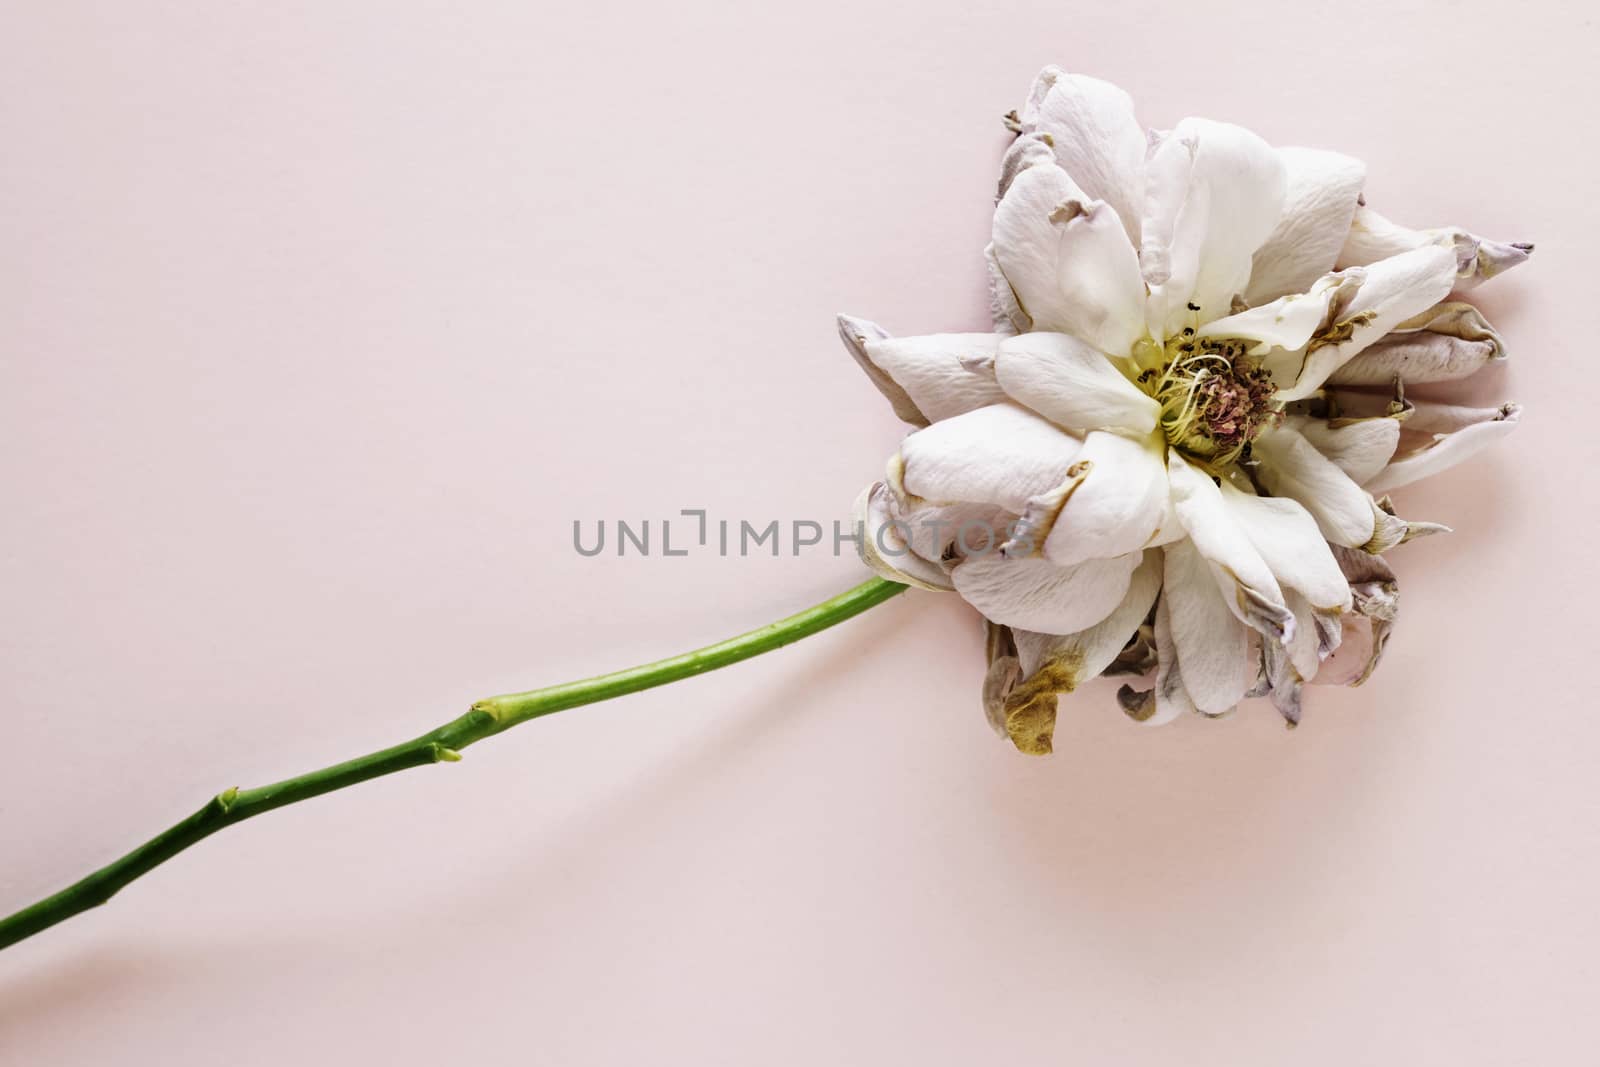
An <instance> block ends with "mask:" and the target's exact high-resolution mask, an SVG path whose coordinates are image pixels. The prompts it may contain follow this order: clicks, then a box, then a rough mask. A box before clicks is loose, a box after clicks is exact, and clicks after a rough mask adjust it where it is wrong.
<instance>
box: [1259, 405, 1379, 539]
mask: <svg viewBox="0 0 1600 1067" xmlns="http://www.w3.org/2000/svg"><path fill="white" fill-rule="evenodd" d="M1252 451H1253V454H1254V456H1255V458H1256V459H1257V460H1259V461H1260V462H1259V465H1258V466H1257V468H1256V476H1257V477H1258V478H1260V479H1261V483H1262V484H1263V485H1264V486H1266V488H1267V490H1268V491H1269V492H1271V493H1272V495H1273V496H1282V497H1289V498H1290V499H1292V500H1297V501H1299V502H1300V503H1301V504H1302V505H1304V507H1305V509H1306V510H1307V511H1309V512H1310V513H1311V517H1312V518H1314V519H1316V520H1317V526H1318V528H1319V529H1321V530H1322V536H1323V537H1324V538H1326V539H1327V540H1329V541H1331V542H1333V543H1334V544H1336V545H1345V546H1347V547H1350V548H1359V547H1361V546H1362V545H1365V544H1366V543H1367V542H1368V541H1371V540H1372V534H1373V528H1374V518H1373V513H1372V498H1371V496H1369V495H1368V494H1367V493H1366V492H1364V491H1363V490H1362V489H1361V487H1360V486H1358V485H1357V484H1356V483H1355V482H1353V481H1351V480H1350V476H1349V475H1347V474H1345V472H1344V471H1342V470H1340V469H1339V466H1338V464H1336V463H1334V462H1333V460H1331V459H1329V458H1327V457H1326V456H1324V455H1323V454H1322V453H1321V452H1318V451H1317V450H1316V448H1315V446H1313V445H1312V444H1311V442H1310V441H1308V440H1306V439H1305V437H1304V436H1302V435H1301V434H1300V433H1299V431H1297V430H1295V429H1294V428H1293V427H1290V426H1275V427H1269V428H1268V429H1266V430H1265V431H1263V432H1262V433H1261V435H1260V436H1259V437H1257V438H1256V439H1255V443H1254V447H1253V449H1252Z"/></svg>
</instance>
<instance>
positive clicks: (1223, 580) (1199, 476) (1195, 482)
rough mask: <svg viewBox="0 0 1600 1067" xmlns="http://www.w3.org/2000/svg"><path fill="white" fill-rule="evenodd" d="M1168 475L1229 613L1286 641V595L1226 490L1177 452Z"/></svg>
mask: <svg viewBox="0 0 1600 1067" xmlns="http://www.w3.org/2000/svg"><path fill="white" fill-rule="evenodd" d="M1167 475H1168V477H1169V478H1170V479H1171V483H1172V503H1173V506H1174V508H1176V510H1177V512H1178V519H1179V521H1181V522H1182V523H1183V527H1184V529H1185V530H1187V531H1188V533H1189V538H1190V540H1192V541H1193V542H1194V547H1195V548H1196V549H1197V550H1198V551H1199V553H1200V554H1201V555H1202V556H1204V557H1205V559H1206V561H1207V562H1208V563H1209V564H1210V565H1211V574H1212V578H1213V579H1214V581H1215V582H1216V585H1217V588H1218V589H1219V590H1220V591H1221V593H1222V599H1223V601H1224V602H1225V603H1226V604H1227V606H1228V610H1230V611H1231V612H1233V614H1234V615H1235V616H1237V617H1238V619H1239V621H1240V622H1243V623H1244V624H1245V625H1247V626H1250V627H1251V628H1252V629H1255V630H1258V631H1260V632H1261V633H1262V635H1263V636H1265V637H1266V638H1267V639H1268V640H1272V641H1284V640H1287V639H1288V638H1289V636H1290V633H1289V632H1288V631H1292V630H1293V629H1294V619H1293V617H1292V616H1291V615H1290V613H1289V609H1288V608H1287V607H1285V606H1284V602H1283V591H1282V590H1281V589H1279V588H1278V580H1277V579H1276V578H1274V577H1273V576H1272V570H1271V568H1269V567H1268V566H1267V563H1266V560H1264V559H1262V558H1261V553H1260V552H1258V551H1257V550H1256V547H1255V545H1253V544H1252V543H1251V541H1250V537H1249V535H1248V534H1246V533H1245V531H1244V530H1243V529H1241V528H1240V526H1239V524H1238V523H1237V522H1235V521H1234V519H1233V516H1232V515H1231V514H1230V513H1229V511H1228V508H1227V505H1225V504H1224V503H1223V501H1222V490H1221V489H1219V488H1218V487H1217V485H1216V483H1215V482H1213V481H1212V480H1211V477H1210V476H1209V475H1207V474H1205V473H1204V472H1202V471H1199V470H1196V469H1195V468H1194V467H1192V466H1190V465H1189V464H1188V463H1187V462H1185V461H1184V459H1183V457H1182V456H1181V455H1179V454H1178V452H1177V450H1176V449H1174V450H1173V451H1172V452H1171V454H1170V455H1169V456H1168V457H1167ZM1181 543H1182V542H1174V545H1176V544H1181ZM1172 550H1173V546H1168V551H1172ZM1180 551H1181V550H1180ZM1190 691H1191V692H1193V690H1192V689H1191V690H1190Z"/></svg>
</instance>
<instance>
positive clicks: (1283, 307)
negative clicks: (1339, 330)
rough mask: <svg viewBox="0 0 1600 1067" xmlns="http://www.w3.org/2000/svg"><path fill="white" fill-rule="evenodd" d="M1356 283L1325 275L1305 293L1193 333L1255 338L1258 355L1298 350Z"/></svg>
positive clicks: (1202, 335) (1203, 327) (1285, 297)
mask: <svg viewBox="0 0 1600 1067" xmlns="http://www.w3.org/2000/svg"><path fill="white" fill-rule="evenodd" d="M1358 284H1359V280H1358V279H1356V278H1353V277H1351V276H1349V275H1343V274H1328V275H1324V276H1323V277H1321V278H1318V279H1316V280H1315V281H1314V282H1313V283H1312V284H1311V287H1310V289H1309V290H1308V291H1306V292H1303V293H1293V294H1291V295H1289V296H1282V297H1279V298H1278V299H1276V300H1274V301H1272V302H1271V303H1269V304H1262V305H1261V306H1260V307H1253V308H1250V309H1248V310H1245V311H1241V312H1239V313H1238V314H1236V315H1229V316H1227V317H1225V318H1220V319H1217V320H1216V321H1214V322H1208V323H1206V324H1205V325H1204V326H1202V327H1200V329H1199V330H1197V331H1195V333H1196V336H1199V337H1226V338H1235V337H1237V338H1243V339H1245V340H1248V341H1255V342H1256V346H1255V347H1253V348H1252V349H1251V351H1252V352H1253V353H1254V354H1255V355H1257V356H1263V355H1265V354H1266V353H1268V352H1271V351H1272V350H1274V349H1283V350H1285V351H1289V352H1298V351H1299V350H1300V349H1302V348H1304V347H1305V346H1306V344H1307V343H1308V342H1310V340H1311V338H1312V337H1313V336H1314V335H1315V334H1316V333H1317V332H1318V331H1319V330H1322V329H1325V328H1326V326H1327V325H1328V320H1329V317H1330V316H1331V315H1332V314H1333V309H1334V307H1335V306H1336V302H1337V301H1339V300H1342V299H1348V298H1349V297H1350V296H1351V295H1352V294H1353V293H1354V291H1355V289H1356V286H1357V285H1358ZM1269 369H1270V367H1269Z"/></svg>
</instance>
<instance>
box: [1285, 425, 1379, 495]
mask: <svg viewBox="0 0 1600 1067" xmlns="http://www.w3.org/2000/svg"><path fill="white" fill-rule="evenodd" d="M1400 421H1401V420H1400V419H1399V418H1398V417H1393V416H1386V415H1384V416H1378V417H1376V418H1367V419H1361V418H1355V419H1350V418H1339V419H1314V418H1311V417H1310V416H1308V415H1291V416H1289V417H1288V418H1287V419H1285V420H1284V422H1285V424H1286V425H1288V426H1290V427H1292V428H1293V429H1295V430H1297V431H1299V433H1300V435H1301V436H1302V437H1304V438H1305V439H1306V440H1307V441H1310V442H1311V444H1312V447H1314V448H1315V449H1316V450H1317V451H1318V452H1321V453H1322V454H1323V455H1324V456H1327V457H1328V458H1329V459H1331V460H1333V462H1334V463H1336V464H1338V466H1339V469H1340V470H1342V471H1344V472H1345V473H1346V474H1348V475H1349V476H1350V480H1351V481H1353V482H1355V483H1356V484H1357V485H1361V484H1363V483H1365V482H1366V481H1367V479H1369V478H1371V477H1372V476H1373V475H1375V474H1377V473H1378V472H1379V471H1381V470H1382V469H1383V467H1384V464H1386V463H1388V462H1389V459H1390V457H1392V456H1393V455H1394V450H1395V448H1396V446H1398V445H1399V443H1400Z"/></svg>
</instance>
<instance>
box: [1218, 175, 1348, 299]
mask: <svg viewBox="0 0 1600 1067" xmlns="http://www.w3.org/2000/svg"><path fill="white" fill-rule="evenodd" d="M1278 158H1279V159H1281V160H1283V166H1284V172H1285V174H1286V176H1287V186H1286V191H1285V194H1284V198H1283V215H1282V216H1281V217H1280V218H1279V219H1278V225H1277V226H1276V227H1275V228H1274V229H1273V231H1272V233H1271V235H1269V236H1268V237H1267V239H1266V241H1265V242H1264V243H1263V244H1262V245H1261V247H1260V248H1258V249H1256V254H1255V256H1254V258H1253V259H1252V260H1251V265H1250V287H1249V288H1248V289H1246V290H1245V300H1247V301H1248V302H1249V303H1251V304H1265V303H1267V302H1268V301H1271V300H1276V299H1277V298H1278V297H1280V296H1285V295H1287V294H1289V293H1303V292H1305V291H1306V290H1307V289H1309V288H1310V287H1311V284H1312V283H1313V282H1315V281H1316V280H1317V279H1318V278H1319V277H1321V276H1322V275H1324V274H1326V273H1328V272H1329V271H1331V270H1333V266H1334V263H1335V261H1336V260H1337V259H1338V258H1339V250H1340V249H1341V248H1342V247H1344V242H1345V237H1346V235H1347V234H1348V233H1349V232H1350V220H1351V218H1352V217H1354V215H1355V212H1356V203H1357V202H1358V201H1359V200H1360V199H1361V186H1362V185H1363V183H1365V181H1366V177H1367V168H1366V165H1365V164H1364V163H1362V162H1361V161H1360V160H1359V159H1352V158H1350V157H1349V156H1344V155H1340V154H1339V153H1338V152H1325V151H1322V150H1321V149H1318V148H1280V149H1278Z"/></svg>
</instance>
